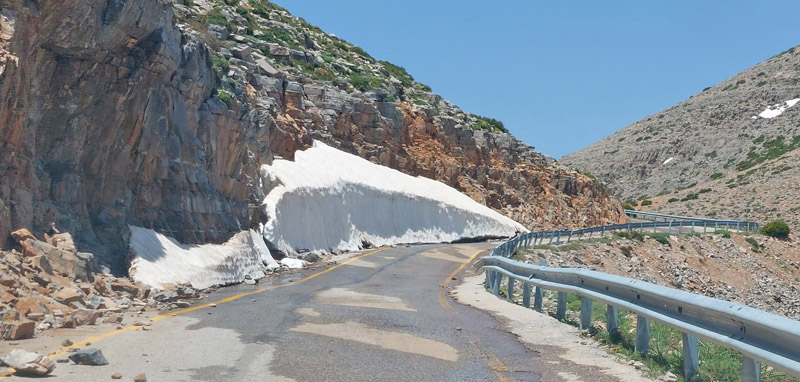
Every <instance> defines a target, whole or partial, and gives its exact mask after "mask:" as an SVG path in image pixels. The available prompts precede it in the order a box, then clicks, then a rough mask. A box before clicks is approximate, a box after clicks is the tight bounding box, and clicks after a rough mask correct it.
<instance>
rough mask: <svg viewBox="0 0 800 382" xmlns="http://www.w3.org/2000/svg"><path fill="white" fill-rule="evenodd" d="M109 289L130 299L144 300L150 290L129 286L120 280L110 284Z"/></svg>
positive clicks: (129, 284)
mask: <svg viewBox="0 0 800 382" xmlns="http://www.w3.org/2000/svg"><path fill="white" fill-rule="evenodd" d="M111 289H112V290H113V291H115V292H123V293H125V294H127V295H128V296H130V297H133V298H138V299H146V298H147V296H148V295H149V294H150V288H147V287H144V286H141V285H136V284H131V283H128V282H125V281H122V280H117V281H114V282H112V283H111Z"/></svg>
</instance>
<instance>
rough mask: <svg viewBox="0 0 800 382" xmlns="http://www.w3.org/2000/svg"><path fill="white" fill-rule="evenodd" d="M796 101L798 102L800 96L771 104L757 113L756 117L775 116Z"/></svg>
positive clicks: (754, 117)
mask: <svg viewBox="0 0 800 382" xmlns="http://www.w3.org/2000/svg"><path fill="white" fill-rule="evenodd" d="M798 102H800V98H795V99H790V100H788V101H786V102H781V103H778V104H775V105H772V106H770V107H768V108H766V109H764V111H762V112H761V113H760V114H759V115H758V117H761V118H775V117H777V116H779V115H781V114H783V112H784V111H786V109H788V108H790V107H792V106H794V105H796V104H797V103H798ZM756 118H757V117H756V116H753V119H756Z"/></svg>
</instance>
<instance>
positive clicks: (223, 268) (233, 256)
mask: <svg viewBox="0 0 800 382" xmlns="http://www.w3.org/2000/svg"><path fill="white" fill-rule="evenodd" d="M129 228H130V231H131V240H130V245H129V246H130V254H131V259H132V260H131V267H130V270H129V273H130V277H131V279H133V280H134V281H137V282H139V283H142V284H144V285H147V286H149V287H153V288H163V287H164V285H165V284H178V283H189V284H191V285H192V286H193V287H195V288H198V289H203V288H208V287H212V286H216V285H228V284H235V283H240V282H242V281H244V279H245V276H250V277H252V278H253V279H260V278H262V277H264V276H265V275H266V270H268V269H275V268H280V265H278V263H277V262H276V261H275V260H274V259H273V258H272V255H270V253H269V249H267V245H266V243H265V242H264V239H263V237H261V235H260V234H259V233H257V232H256V231H253V230H249V231H242V232H239V233H237V234H236V235H234V236H233V237H232V238H231V239H230V240H228V241H227V242H226V243H224V244H202V245H187V244H181V243H178V242H177V241H176V240H175V239H173V238H171V237H167V236H164V235H162V234H160V233H158V232H156V231H153V230H151V229H147V228H141V227H135V226H129Z"/></svg>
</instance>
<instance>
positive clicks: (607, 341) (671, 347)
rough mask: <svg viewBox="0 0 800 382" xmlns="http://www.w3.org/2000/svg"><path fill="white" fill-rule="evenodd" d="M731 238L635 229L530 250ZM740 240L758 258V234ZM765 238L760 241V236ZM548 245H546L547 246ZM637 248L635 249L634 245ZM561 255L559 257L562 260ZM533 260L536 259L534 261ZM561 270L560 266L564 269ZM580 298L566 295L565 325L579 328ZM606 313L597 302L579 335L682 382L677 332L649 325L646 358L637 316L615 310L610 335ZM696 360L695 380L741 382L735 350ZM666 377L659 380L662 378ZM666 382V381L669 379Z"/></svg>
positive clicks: (768, 377)
mask: <svg viewBox="0 0 800 382" xmlns="http://www.w3.org/2000/svg"><path fill="white" fill-rule="evenodd" d="M733 234H736V235H739V233H732V232H731V231H729V230H725V229H717V230H715V231H714V232H713V233H711V232H709V233H707V234H701V233H697V232H688V233H682V234H673V235H669V234H666V233H662V232H655V233H653V232H644V231H638V230H633V231H630V232H627V231H617V232H615V233H614V234H612V235H609V236H606V237H603V238H593V239H583V240H581V239H579V238H573V240H572V241H571V242H569V243H563V242H562V243H554V244H540V245H537V246H534V247H533V249H538V250H546V251H550V252H551V253H553V254H556V256H558V255H557V254H559V253H561V254H564V255H566V256H570V257H573V256H574V254H575V252H574V251H577V250H580V249H584V248H593V247H591V246H590V244H592V243H597V242H603V243H609V242H612V241H615V240H622V239H628V240H635V241H640V242H641V241H645V240H646V239H647V238H650V239H653V240H655V241H657V242H659V243H661V244H665V245H669V246H672V243H670V240H669V239H670V236H676V237H678V238H680V237H700V236H702V235H718V236H719V237H722V238H728V239H729V238H731V236H732V235H733ZM760 234H763V235H765V236H769V237H774V238H779V239H781V238H786V237H788V235H789V227H788V225H786V223H784V222H780V221H776V222H771V223H768V224H765V225H764V226H763V227H762V229H761V231H760ZM741 235H742V236H744V237H745V238H744V241H745V242H746V243H748V244H749V245H750V247H752V250H753V252H755V253H760V252H761V251H762V250H763V246H762V244H760V243H759V239H758V237H759V235H758V234H752V233H741ZM762 238H763V237H762ZM545 243H547V242H545ZM634 247H635V246H634ZM621 249H622V252H623V254H625V253H627V254H625V256H626V257H630V253H631V249H632V247H631V246H625V247H624V248H621ZM564 255H562V256H564ZM512 259H514V260H519V261H526V259H527V260H529V261H530V257H526V253H525V252H524V251H518V252H517V253H515V254H514V256H512ZM534 260H535V257H534ZM562 266H563V265H562ZM501 285H502V287H501V294H502V295H503V296H505V295H506V293H507V290H506V289H505V288H506V285H507V284H506V283H505V282H504V283H502V284H501ZM521 290H522V288H521V287H519V288H518V289H516V293H518V294H519V296H516V295H515V296H514V299H513V300H514V301H515V302H517V303H518V304H521V299H522V297H521ZM544 293H545V294H544V297H545V302H544V304H543V309H544V312H545V313H546V314H549V315H551V316H553V317H555V315H556V305H557V304H556V302H557V293H555V292H552V291H545V292H544ZM580 306H581V301H580V296H579V295H576V294H570V295H568V300H567V316H566V319H565V320H563V321H564V322H565V323H567V324H570V325H573V326H576V327H577V326H579V317H580ZM606 310H607V305H606V304H603V303H599V302H596V301H595V302H593V304H592V322H593V326H592V328H590V329H589V330H586V331H584V332H582V335H583V336H586V337H591V338H592V339H593V340H595V341H597V342H598V343H600V344H601V346H602V347H604V348H606V350H607V351H608V352H609V353H615V354H617V355H620V356H621V357H623V358H625V359H627V360H629V361H630V362H641V364H642V365H643V366H642V368H643V369H645V370H646V371H647V372H648V373H650V375H651V376H653V377H658V376H668V375H669V374H667V373H670V374H673V375H674V376H675V377H676V380H677V381H685V379H684V378H683V348H682V335H681V333H680V332H679V331H677V330H674V329H671V328H669V327H668V326H666V325H663V324H660V323H658V322H656V321H653V322H652V323H651V334H650V346H649V348H648V351H647V352H646V353H644V354H641V353H638V352H636V351H635V342H636V321H637V316H636V314H634V313H632V312H627V311H624V310H620V311H619V320H618V324H619V331H618V332H615V333H609V332H608V331H607V330H606V326H605V322H606ZM699 355H700V357H699V358H700V371H699V373H700V374H699V377H698V378H697V379H695V381H708V382H717V381H720V382H722V381H724V382H733V381H739V380H740V378H741V362H742V355H741V354H739V353H738V352H736V351H733V350H730V349H728V348H725V347H722V346H719V345H716V344H713V343H711V342H708V341H703V340H700V341H699ZM761 373H762V374H761V377H762V380H763V381H776V382H800V379H796V378H793V377H790V376H787V375H785V374H784V373H781V372H779V371H777V370H775V369H773V368H772V367H770V366H769V365H762V370H761ZM664 378H667V377H662V379H664ZM668 379H669V378H667V379H664V380H668Z"/></svg>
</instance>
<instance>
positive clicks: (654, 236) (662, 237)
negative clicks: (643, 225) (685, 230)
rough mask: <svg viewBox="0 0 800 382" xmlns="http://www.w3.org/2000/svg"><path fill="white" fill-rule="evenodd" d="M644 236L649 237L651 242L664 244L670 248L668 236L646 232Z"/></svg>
mask: <svg viewBox="0 0 800 382" xmlns="http://www.w3.org/2000/svg"><path fill="white" fill-rule="evenodd" d="M645 235H646V236H650V237H651V238H652V239H653V240H655V241H657V242H659V243H661V244H666V245H668V246H670V247H671V246H672V243H670V242H669V235H667V234H665V233H661V232H648V233H646V234H645Z"/></svg>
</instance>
